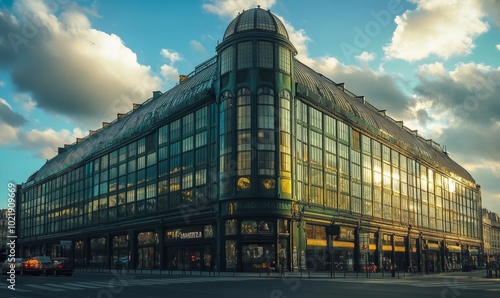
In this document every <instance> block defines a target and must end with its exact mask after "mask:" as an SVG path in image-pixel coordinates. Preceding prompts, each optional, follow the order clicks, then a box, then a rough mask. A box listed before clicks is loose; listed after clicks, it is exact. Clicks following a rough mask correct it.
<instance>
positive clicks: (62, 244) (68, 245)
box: [59, 240, 71, 247]
mask: <svg viewBox="0 0 500 298" xmlns="http://www.w3.org/2000/svg"><path fill="white" fill-rule="evenodd" d="M59 243H60V244H61V246H67V247H70V246H71V240H60V241H59Z"/></svg>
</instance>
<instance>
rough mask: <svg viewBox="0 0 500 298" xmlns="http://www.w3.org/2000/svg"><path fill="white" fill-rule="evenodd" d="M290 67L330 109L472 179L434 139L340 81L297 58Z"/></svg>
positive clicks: (296, 79) (440, 165)
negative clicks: (404, 123) (428, 137)
mask: <svg viewBox="0 0 500 298" xmlns="http://www.w3.org/2000/svg"><path fill="white" fill-rule="evenodd" d="M294 71H295V73H294V75H295V82H296V83H298V84H300V85H302V86H304V87H306V88H307V89H308V90H309V91H312V92H313V93H315V94H314V95H313V96H315V97H316V99H317V100H319V102H321V103H323V104H324V105H326V106H327V107H329V108H330V109H332V110H335V111H336V112H340V113H341V114H344V116H345V117H347V118H349V119H351V120H352V121H355V122H358V124H360V125H362V126H364V127H365V128H367V129H369V130H371V131H373V132H375V133H379V134H380V135H381V136H382V137H384V138H386V139H388V140H390V141H391V142H392V143H396V144H397V145H398V146H400V147H402V148H403V149H404V150H407V151H410V152H413V153H414V154H415V155H416V156H419V157H420V158H422V159H424V160H426V161H427V162H428V163H430V164H433V165H434V166H436V167H438V168H439V167H441V168H442V167H444V168H445V169H447V170H448V171H450V172H453V173H455V174H456V175H458V176H460V177H462V178H465V179H467V180H469V181H470V182H473V183H475V182H474V179H473V178H472V176H471V175H470V174H469V173H468V172H467V171H466V170H465V169H464V168H463V167H462V166H460V165H459V164H457V163H456V162H455V161H453V160H452V159H451V158H450V157H449V156H448V154H446V153H444V152H443V151H442V150H441V148H440V147H439V145H438V144H437V143H435V142H433V141H432V140H426V139H424V138H422V137H419V136H418V135H417V134H416V131H411V130H409V129H408V128H406V127H404V126H403V122H402V121H395V120H394V119H392V118H390V117H388V116H386V115H385V111H381V110H378V109H376V108H375V107H373V106H372V105H370V104H369V103H367V102H366V101H365V100H364V97H358V96H356V95H354V94H352V93H350V92H349V91H346V90H344V88H343V85H339V84H336V83H334V82H333V81H331V80H330V79H328V78H326V77H325V76H323V75H321V74H319V73H317V72H316V71H314V70H312V69H311V68H309V67H307V66H306V65H304V64H303V63H301V62H300V61H298V60H295V68H294ZM298 89H299V88H298ZM298 91H299V90H298ZM306 96H307V94H306ZM313 96H309V97H313ZM338 107H340V109H339V108H338Z"/></svg>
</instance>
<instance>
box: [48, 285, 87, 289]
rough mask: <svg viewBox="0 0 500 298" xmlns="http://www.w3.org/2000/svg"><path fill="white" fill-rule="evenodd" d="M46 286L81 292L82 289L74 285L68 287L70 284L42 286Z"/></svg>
mask: <svg viewBox="0 0 500 298" xmlns="http://www.w3.org/2000/svg"><path fill="white" fill-rule="evenodd" d="M44 285H46V286H50V287H58V288H62V289H65V290H83V288H79V287H77V286H75V285H70V284H66V285H65V284H44Z"/></svg>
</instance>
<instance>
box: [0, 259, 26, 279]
mask: <svg viewBox="0 0 500 298" xmlns="http://www.w3.org/2000/svg"><path fill="white" fill-rule="evenodd" d="M11 265H14V271H15V273H16V274H17V273H20V272H21V267H22V266H23V259H22V258H15V259H14V262H8V259H7V260H5V262H4V263H3V264H2V266H1V267H0V268H1V269H2V274H4V275H5V274H7V273H8V272H9V271H10V269H11Z"/></svg>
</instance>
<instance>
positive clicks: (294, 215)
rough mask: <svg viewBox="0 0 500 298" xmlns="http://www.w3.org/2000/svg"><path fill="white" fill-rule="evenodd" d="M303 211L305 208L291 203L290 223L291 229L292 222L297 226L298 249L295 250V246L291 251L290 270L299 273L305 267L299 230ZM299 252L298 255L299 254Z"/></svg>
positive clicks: (302, 219)
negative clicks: (295, 270) (292, 269)
mask: <svg viewBox="0 0 500 298" xmlns="http://www.w3.org/2000/svg"><path fill="white" fill-rule="evenodd" d="M304 209H305V206H304V205H302V206H300V205H299V203H298V202H293V203H292V210H291V218H290V220H291V222H292V227H291V228H293V222H295V223H296V224H297V233H296V236H297V237H298V241H297V242H298V243H297V244H298V249H297V248H296V246H295V245H293V251H292V268H294V269H298V270H299V271H301V270H302V268H303V267H305V264H304V263H305V253H304V251H303V250H302V241H301V239H302V232H301V230H300V227H301V224H302V221H304ZM299 252H300V253H299Z"/></svg>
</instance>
